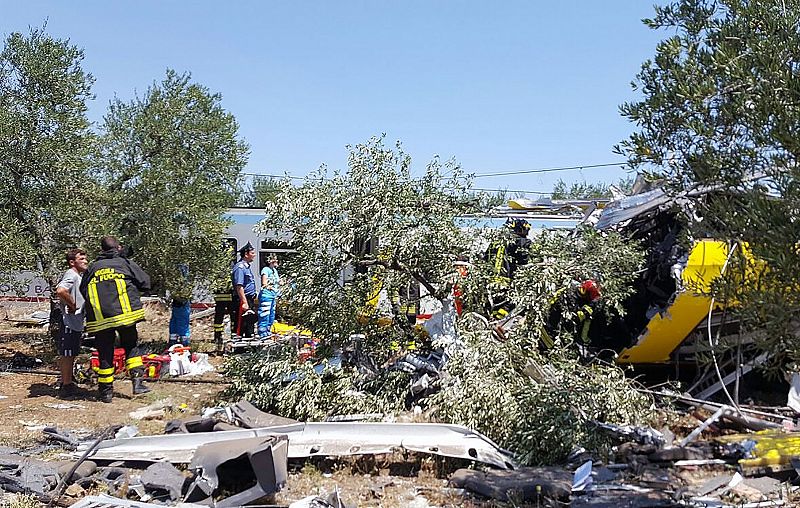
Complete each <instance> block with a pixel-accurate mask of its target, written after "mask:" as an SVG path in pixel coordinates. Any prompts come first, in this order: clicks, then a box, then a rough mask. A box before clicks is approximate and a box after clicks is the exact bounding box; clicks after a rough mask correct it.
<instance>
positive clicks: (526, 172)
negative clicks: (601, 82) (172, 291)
mask: <svg viewBox="0 0 800 508" xmlns="http://www.w3.org/2000/svg"><path fill="white" fill-rule="evenodd" d="M625 164H626V162H624V161H620V162H604V163H602V164H583V165H579V166H558V167H550V168H537V169H520V170H515V171H497V172H494V173H475V174H473V175H472V177H473V178H489V177H493V176H512V175H530V174H537V173H555V172H559V171H582V170H585V169H598V168H608V167H613V166H624V165H625ZM242 174H243V175H245V176H263V177H267V178H291V179H292V180H305V179H306V177H304V176H293V175H289V174H283V175H274V174H266V173H242Z"/></svg>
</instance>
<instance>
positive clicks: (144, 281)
mask: <svg viewBox="0 0 800 508" xmlns="http://www.w3.org/2000/svg"><path fill="white" fill-rule="evenodd" d="M149 289H150V276H149V275H147V274H146V273H145V272H144V270H142V268H141V267H140V266H139V265H137V264H136V263H135V262H133V261H131V260H129V259H127V258H125V257H123V256H121V255H120V253H119V252H117V251H104V252H103V253H102V254H100V256H99V257H98V258H97V259H96V260H95V261H94V262H93V263H92V264H91V265H89V268H88V269H87V270H86V273H85V274H84V275H83V280H82V282H81V293H82V294H83V297H84V299H85V300H86V331H87V332H89V333H93V332H99V331H101V330H107V329H109V328H116V327H119V326H130V325H133V324H135V323H138V322H139V321H142V320H144V309H142V301H141V300H140V299H139V292H140V291H147V290H149Z"/></svg>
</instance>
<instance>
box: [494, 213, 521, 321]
mask: <svg viewBox="0 0 800 508" xmlns="http://www.w3.org/2000/svg"><path fill="white" fill-rule="evenodd" d="M505 228H506V230H507V231H509V232H510V233H511V238H510V239H508V238H500V239H498V240H496V241H495V242H494V243H492V245H491V246H490V247H489V250H488V251H486V254H485V255H484V259H485V260H486V261H489V262H490V263H492V264H493V267H494V270H493V271H494V275H493V278H492V282H491V284H490V291H489V297H490V302H489V305H488V307H489V308H488V309H487V310H488V311H489V313H490V314H491V316H492V317H493V318H495V319H503V318H505V317H507V316H508V314H509V313H510V312H511V311H512V310H513V309H514V304H513V303H511V302H510V301H509V300H508V289H509V287H510V285H511V280H512V279H513V278H514V273H515V272H516V271H517V268H519V267H520V266H523V265H526V264H528V260H529V258H530V246H531V240H530V239H529V238H528V232H529V231H530V229H531V225H530V224H529V223H528V221H526V220H524V219H512V218H511V217H509V218H508V220H506V223H505Z"/></svg>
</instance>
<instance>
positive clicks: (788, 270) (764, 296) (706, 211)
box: [618, 0, 800, 353]
mask: <svg viewBox="0 0 800 508" xmlns="http://www.w3.org/2000/svg"><path fill="white" fill-rule="evenodd" d="M645 22H646V23H647V24H648V25H649V26H650V27H652V28H665V29H668V30H669V31H670V32H671V33H673V34H674V35H671V36H669V37H668V38H667V39H665V40H664V41H663V42H661V43H660V44H659V46H658V48H657V51H656V55H655V57H654V58H653V59H652V60H649V61H647V62H645V63H644V65H643V66H642V70H641V72H640V73H639V75H638V76H637V80H636V82H635V83H634V85H635V88H637V89H639V90H641V92H642V94H643V95H644V99H643V100H641V101H639V102H632V103H627V104H624V105H622V107H621V111H622V114H623V115H624V116H626V117H628V118H629V119H630V120H631V121H633V122H634V123H636V125H637V126H638V128H639V131H638V132H636V133H634V134H633V135H632V136H631V137H630V138H629V139H628V140H626V141H624V142H622V143H621V144H620V146H619V147H618V150H619V151H620V152H621V153H623V154H625V155H626V156H628V158H629V160H630V162H631V164H632V165H636V166H640V167H656V168H657V169H658V171H659V172H661V173H662V174H663V175H664V176H666V177H667V182H668V183H669V185H670V186H671V187H672V188H674V189H678V190H681V189H687V188H692V187H695V186H698V185H710V186H715V187H716V188H720V189H725V192H720V193H716V194H711V195H709V196H707V197H706V198H705V199H704V200H701V201H699V202H697V203H696V206H697V208H698V210H699V212H700V213H701V214H702V216H703V217H704V220H703V221H702V222H700V223H695V224H693V232H694V233H695V234H696V235H698V236H703V235H707V236H712V237H716V238H719V239H722V240H731V241H741V240H743V241H746V242H748V243H749V245H750V247H751V248H752V250H753V252H754V254H755V255H756V256H757V257H759V258H760V259H762V260H764V262H765V263H766V264H767V266H768V270H767V271H765V272H763V273H762V275H761V279H760V281H759V283H758V284H753V283H752V281H751V282H750V283H748V284H746V285H744V286H743V287H741V288H740V291H739V292H740V294H739V298H738V300H739V301H740V302H742V307H741V310H742V312H743V313H744V314H746V316H747V318H748V320H749V321H748V322H749V323H750V325H751V326H752V327H753V328H756V329H759V328H762V327H763V328H765V330H766V333H765V337H766V338H767V341H766V343H765V344H764V345H765V346H766V347H767V348H768V349H771V350H773V351H776V352H779V353H782V352H784V351H786V350H792V351H797V350H798V349H800V342H798V340H797V338H796V336H797V334H796V333H795V330H794V328H795V325H794V324H793V323H792V321H793V316H794V315H796V313H797V311H798V310H800V298H798V296H797V291H796V290H794V289H791V290H789V289H787V288H797V287H798V283H799V282H800V280H798V275H797V273H798V272H797V268H796V267H797V266H798V263H799V262H800V252H798V249H797V248H796V245H795V244H796V242H797V238H799V237H800V221H798V220H797V210H798V208H800V185H798V183H797V177H798V156H800V136H798V125H799V123H798V118H800V101H799V100H798V97H800V81H798V79H797V69H798V65H799V62H800V55H798V47H800V31H798V29H797V27H798V24H800V1H798V0H764V1H758V2H756V1H748V0H723V1H716V0H715V1H712V0H681V1H675V2H671V3H670V4H668V5H667V6H664V7H657V8H656V15H655V16H654V17H653V18H652V19H649V20H645ZM757 176H761V177H762V179H761V182H760V183H759V184H754V183H753V178H754V177H757ZM739 280H742V279H739ZM765 305H766V306H767V307H768V308H769V309H770V312H769V313H765V312H764V310H765Z"/></svg>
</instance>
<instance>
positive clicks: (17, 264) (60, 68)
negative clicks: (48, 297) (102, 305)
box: [0, 29, 99, 287]
mask: <svg viewBox="0 0 800 508" xmlns="http://www.w3.org/2000/svg"><path fill="white" fill-rule="evenodd" d="M82 63H83V51H82V50H81V49H79V48H77V47H76V46H74V45H72V44H71V43H70V42H69V41H68V40H61V39H56V38H53V37H51V36H49V35H48V34H47V33H45V31H44V29H32V30H30V32H29V33H28V34H22V33H19V32H14V33H12V34H10V35H9V36H8V37H7V38H6V40H5V43H4V46H3V50H2V52H0V266H2V267H3V268H2V270H3V272H5V273H6V276H5V277H6V278H9V276H10V275H11V274H12V273H13V272H15V271H18V270H31V271H33V272H34V273H37V274H41V275H42V276H44V277H45V279H46V280H47V281H48V282H49V283H50V285H51V287H53V286H54V285H55V284H56V283H57V282H58V277H59V275H60V273H62V272H63V270H64V269H65V268H66V265H65V263H64V251H65V250H66V249H67V248H69V247H74V246H78V245H82V244H84V243H85V241H86V239H87V238H88V237H92V236H94V235H95V234H96V231H98V230H99V225H98V224H99V221H98V220H96V217H97V214H96V209H95V203H96V200H95V197H96V196H97V195H98V194H99V193H98V192H96V191H97V187H96V185H95V184H94V182H93V181H92V179H91V178H90V175H89V167H90V164H89V160H90V157H89V156H90V153H91V151H92V147H93V143H94V136H93V135H92V132H91V130H90V124H89V121H88V119H87V117H86V110H87V101H89V100H91V99H92V93H91V86H92V82H93V78H92V76H91V75H90V74H89V73H87V72H86V71H85V70H84V69H83V67H82Z"/></svg>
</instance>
